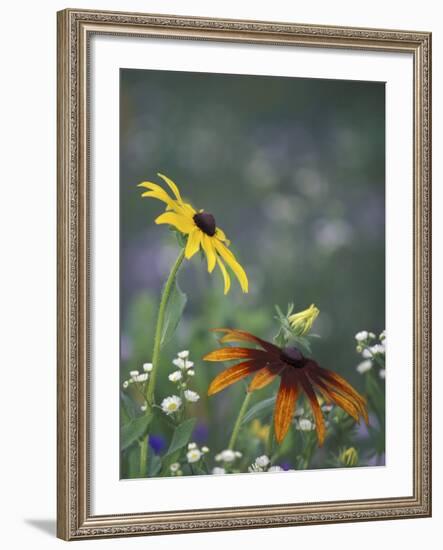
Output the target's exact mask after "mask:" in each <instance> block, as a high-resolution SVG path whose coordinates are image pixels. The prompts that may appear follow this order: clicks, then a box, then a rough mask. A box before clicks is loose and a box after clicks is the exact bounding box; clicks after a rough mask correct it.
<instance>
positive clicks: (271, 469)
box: [268, 466, 284, 472]
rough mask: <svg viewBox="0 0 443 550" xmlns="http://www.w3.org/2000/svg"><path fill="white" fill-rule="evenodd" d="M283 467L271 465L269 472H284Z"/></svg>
mask: <svg viewBox="0 0 443 550" xmlns="http://www.w3.org/2000/svg"><path fill="white" fill-rule="evenodd" d="M283 471H284V470H283V468H282V467H281V466H271V467H270V468H269V470H268V472H283Z"/></svg>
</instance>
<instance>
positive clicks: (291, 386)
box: [204, 328, 368, 446]
mask: <svg viewBox="0 0 443 550" xmlns="http://www.w3.org/2000/svg"><path fill="white" fill-rule="evenodd" d="M214 331H215V332H221V333H224V336H223V337H222V338H221V339H220V342H221V343H227V342H249V343H253V344H255V345H256V346H259V349H257V347H255V348H244V347H225V348H221V349H217V350H215V351H212V352H211V353H208V354H207V355H206V356H205V357H204V359H205V360H206V361H232V360H234V359H242V361H241V362H240V363H238V364H236V365H234V366H232V367H229V368H227V369H226V370H224V371H223V372H221V373H220V374H219V375H218V376H216V377H215V378H214V380H213V381H212V382H211V384H210V386H209V389H208V395H213V394H215V393H218V392H219V391H221V390H223V389H225V388H226V387H228V386H230V385H231V384H234V383H235V382H238V381H239V380H242V379H243V378H246V377H247V376H249V375H254V377H253V378H252V381H251V382H250V384H249V387H248V392H249V393H250V392H252V391H254V390H258V389H261V388H264V387H265V386H267V385H268V384H270V383H271V382H272V381H273V380H274V379H275V378H276V377H277V376H279V377H280V387H279V390H278V393H277V398H276V402H275V410H274V430H275V438H276V440H277V442H278V443H281V442H282V441H283V439H284V437H285V436H286V434H287V432H288V430H289V426H290V425H291V422H292V417H293V413H294V408H295V405H296V402H297V399H298V397H299V396H300V394H302V393H304V394H305V395H306V397H307V399H308V401H309V403H310V406H311V409H312V413H313V416H314V420H315V428H316V431H317V439H318V444H319V446H321V445H322V444H323V442H324V439H325V435H326V428H325V423H324V419H323V413H322V410H321V407H320V404H319V401H318V397H317V393H318V394H319V395H320V396H321V397H323V399H324V400H325V401H326V402H327V403H331V402H332V403H335V404H336V405H338V406H339V407H341V408H342V409H343V410H344V411H346V412H347V413H348V414H349V415H350V416H352V418H354V420H355V421H356V422H359V421H360V417H363V418H364V420H365V422H366V423H368V413H367V407H366V401H365V399H364V397H363V396H361V395H360V394H359V393H358V392H357V391H356V390H355V389H354V388H353V387H352V386H351V385H350V384H349V382H347V381H346V380H345V379H344V378H343V377H341V376H340V375H339V374H337V373H336V372H333V371H331V370H328V369H324V368H322V367H320V366H319V365H318V363H316V362H315V361H314V360H313V359H311V358H308V357H305V356H304V355H303V354H302V353H301V351H300V350H299V349H298V348H296V347H295V346H286V347H279V346H276V345H275V344H272V343H271V342H267V341H266V340H262V339H261V338H258V337H257V336H254V335H253V334H251V333H250V332H246V331H244V330H238V329H230V328H220V329H214Z"/></svg>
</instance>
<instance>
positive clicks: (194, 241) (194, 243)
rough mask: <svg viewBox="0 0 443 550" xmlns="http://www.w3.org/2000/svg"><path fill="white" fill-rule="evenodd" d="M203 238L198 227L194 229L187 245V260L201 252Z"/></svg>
mask: <svg viewBox="0 0 443 550" xmlns="http://www.w3.org/2000/svg"><path fill="white" fill-rule="evenodd" d="M201 238H202V232H201V231H200V229H198V227H194V229H193V230H192V231H191V232H190V233H189V237H188V242H187V243H186V248H185V258H186V259H187V260H189V259H190V258H192V256H194V254H195V253H196V252H198V251H199V250H200V243H201Z"/></svg>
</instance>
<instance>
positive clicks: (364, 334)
mask: <svg viewBox="0 0 443 550" xmlns="http://www.w3.org/2000/svg"><path fill="white" fill-rule="evenodd" d="M368 336H369V334H368V331H367V330H362V331H360V332H357V334H356V335H355V339H356V340H357V342H364V341H365V340H367V339H368Z"/></svg>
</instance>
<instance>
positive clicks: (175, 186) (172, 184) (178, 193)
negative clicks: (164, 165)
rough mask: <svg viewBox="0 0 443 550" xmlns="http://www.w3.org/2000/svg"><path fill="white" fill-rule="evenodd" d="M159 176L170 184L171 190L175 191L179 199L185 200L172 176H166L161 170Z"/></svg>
mask: <svg viewBox="0 0 443 550" xmlns="http://www.w3.org/2000/svg"><path fill="white" fill-rule="evenodd" d="M157 176H159V177H160V178H161V179H162V180H163V181H164V182H165V183H166V184H167V185H168V186H169V188H170V189H171V191H172V192H173V193H174V195H175V198H176V199H177V200H178V201H180V202H183V201H182V198H181V195H180V191H179V190H178V187H177V185H176V184H175V183H174V182H173V181H172V180H171V179H170V178H168V176H165V175H164V174H160V172H158V173H157Z"/></svg>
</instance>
